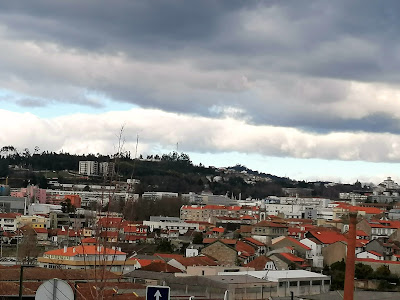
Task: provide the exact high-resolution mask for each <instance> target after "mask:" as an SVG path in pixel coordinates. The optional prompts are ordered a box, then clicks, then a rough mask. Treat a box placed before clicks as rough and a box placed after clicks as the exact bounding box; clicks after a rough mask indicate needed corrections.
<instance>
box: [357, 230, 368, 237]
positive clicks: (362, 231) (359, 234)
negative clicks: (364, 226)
mask: <svg viewBox="0 0 400 300" xmlns="http://www.w3.org/2000/svg"><path fill="white" fill-rule="evenodd" d="M356 236H369V235H368V234H366V233H365V231H364V230H357V231H356Z"/></svg>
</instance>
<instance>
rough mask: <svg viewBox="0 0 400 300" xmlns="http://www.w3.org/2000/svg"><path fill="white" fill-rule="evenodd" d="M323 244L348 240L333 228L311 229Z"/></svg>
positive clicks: (311, 232)
mask: <svg viewBox="0 0 400 300" xmlns="http://www.w3.org/2000/svg"><path fill="white" fill-rule="evenodd" d="M309 233H310V234H312V235H313V236H314V237H315V238H316V239H317V240H319V241H320V242H321V243H322V244H333V243H336V242H339V241H347V239H346V237H345V236H344V235H343V234H341V233H338V232H336V231H333V230H326V231H309Z"/></svg>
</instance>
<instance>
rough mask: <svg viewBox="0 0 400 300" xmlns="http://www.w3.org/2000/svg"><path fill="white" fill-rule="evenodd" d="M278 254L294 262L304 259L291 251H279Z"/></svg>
mask: <svg viewBox="0 0 400 300" xmlns="http://www.w3.org/2000/svg"><path fill="white" fill-rule="evenodd" d="M279 254H280V255H282V256H283V257H284V258H286V259H288V260H290V261H293V262H296V263H303V262H305V260H304V259H303V258H300V257H298V256H296V255H293V254H292V253H279Z"/></svg>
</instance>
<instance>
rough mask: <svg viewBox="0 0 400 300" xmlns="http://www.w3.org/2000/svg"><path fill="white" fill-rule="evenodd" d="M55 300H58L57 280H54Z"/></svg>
mask: <svg viewBox="0 0 400 300" xmlns="http://www.w3.org/2000/svg"><path fill="white" fill-rule="evenodd" d="M53 300H57V278H54V279H53Z"/></svg>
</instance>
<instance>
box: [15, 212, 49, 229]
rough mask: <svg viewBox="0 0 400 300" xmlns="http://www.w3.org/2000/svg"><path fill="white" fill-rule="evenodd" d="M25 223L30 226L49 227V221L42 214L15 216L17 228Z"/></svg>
mask: <svg viewBox="0 0 400 300" xmlns="http://www.w3.org/2000/svg"><path fill="white" fill-rule="evenodd" d="M26 225H28V226H30V227H32V228H50V221H49V218H46V217H44V216H36V215H33V216H17V226H18V228H20V227H23V226H26Z"/></svg>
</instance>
